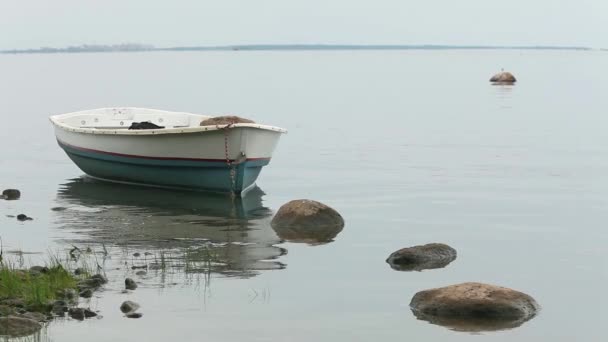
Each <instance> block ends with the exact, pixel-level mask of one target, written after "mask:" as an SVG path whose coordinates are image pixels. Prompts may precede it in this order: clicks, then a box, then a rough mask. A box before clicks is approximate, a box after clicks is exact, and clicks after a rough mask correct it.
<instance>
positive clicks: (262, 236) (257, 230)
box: [53, 177, 286, 277]
mask: <svg viewBox="0 0 608 342" xmlns="http://www.w3.org/2000/svg"><path fill="white" fill-rule="evenodd" d="M263 195H264V192H263V191H262V190H261V189H260V188H257V187H256V188H254V189H252V190H251V191H249V192H248V193H247V194H246V195H245V196H244V197H242V198H234V199H232V198H231V197H230V195H228V194H215V193H202V192H185V191H172V190H164V189H156V188H146V187H136V186H128V185H118V184H112V183H105V182H100V181H96V180H93V179H90V178H87V177H83V178H78V179H73V180H71V181H69V182H68V183H66V184H64V185H62V186H61V188H60V189H59V192H58V196H57V202H58V205H59V206H60V207H59V208H61V209H62V210H57V208H54V209H53V211H54V213H53V214H54V215H55V217H56V218H57V223H58V226H59V227H60V228H61V229H62V230H63V231H64V232H66V233H68V237H67V238H66V239H65V240H66V242H68V243H70V244H96V245H103V246H104V247H103V248H104V249H105V248H106V247H109V248H119V249H120V250H121V256H120V258H121V259H122V264H125V263H126V264H127V265H130V267H131V268H132V269H134V270H136V269H140V268H141V269H145V270H148V271H150V270H153V271H155V272H162V273H185V274H188V273H190V274H196V273H218V274H222V275H225V276H237V277H250V276H253V275H256V274H257V273H258V272H259V271H262V270H271V269H282V268H284V267H285V266H284V264H282V263H281V262H279V261H278V260H277V259H278V258H279V257H280V256H281V255H283V254H285V253H286V251H285V250H284V249H282V248H280V247H277V246H275V244H277V243H279V242H280V240H279V239H278V238H277V236H276V235H275V233H274V231H273V230H272V229H271V228H270V224H269V220H270V216H271V214H272V213H271V211H270V210H269V209H268V208H266V207H264V206H263V205H262V196H263Z"/></svg>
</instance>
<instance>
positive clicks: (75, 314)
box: [68, 308, 85, 321]
mask: <svg viewBox="0 0 608 342" xmlns="http://www.w3.org/2000/svg"><path fill="white" fill-rule="evenodd" d="M68 315H69V316H70V317H72V318H73V319H77V320H79V321H82V320H84V318H85V315H84V309H83V308H69V309H68Z"/></svg>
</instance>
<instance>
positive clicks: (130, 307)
mask: <svg viewBox="0 0 608 342" xmlns="http://www.w3.org/2000/svg"><path fill="white" fill-rule="evenodd" d="M137 309H139V304H137V303H135V302H132V301H130V300H127V301H124V302H123V303H122V304H121V305H120V311H122V313H130V312H135V310H137Z"/></svg>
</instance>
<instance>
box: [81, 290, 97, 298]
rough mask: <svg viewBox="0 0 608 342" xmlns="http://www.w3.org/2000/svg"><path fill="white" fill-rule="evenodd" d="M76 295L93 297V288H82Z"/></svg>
mask: <svg viewBox="0 0 608 342" xmlns="http://www.w3.org/2000/svg"><path fill="white" fill-rule="evenodd" d="M78 295H79V296H80V297H82V298H91V297H93V290H91V289H84V290H82V291H80V293H79V294H78Z"/></svg>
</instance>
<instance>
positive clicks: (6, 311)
mask: <svg viewBox="0 0 608 342" xmlns="http://www.w3.org/2000/svg"><path fill="white" fill-rule="evenodd" d="M14 313H15V309H13V308H12V307H10V306H8V305H4V304H0V317H6V316H10V315H13V314H14Z"/></svg>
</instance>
